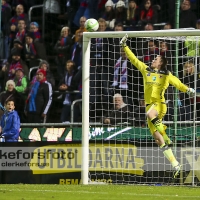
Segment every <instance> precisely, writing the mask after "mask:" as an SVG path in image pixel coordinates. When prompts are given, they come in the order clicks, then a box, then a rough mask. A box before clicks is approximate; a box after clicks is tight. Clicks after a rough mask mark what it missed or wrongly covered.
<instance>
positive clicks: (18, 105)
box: [0, 80, 25, 122]
mask: <svg viewBox="0 0 200 200" xmlns="http://www.w3.org/2000/svg"><path fill="white" fill-rule="evenodd" d="M11 99H13V100H14V102H15V110H16V111H17V112H18V114H19V116H20V120H21V121H22V122H23V121H24V115H23V113H24V103H25V101H24V98H23V96H22V95H21V94H20V93H19V92H17V90H16V89H15V82H14V81H13V80H9V81H7V82H6V87H5V91H3V92H2V93H1V94H0V102H1V104H2V105H5V102H6V101H8V100H11ZM2 114H3V113H2V112H1V114H0V118H1V116H2Z"/></svg>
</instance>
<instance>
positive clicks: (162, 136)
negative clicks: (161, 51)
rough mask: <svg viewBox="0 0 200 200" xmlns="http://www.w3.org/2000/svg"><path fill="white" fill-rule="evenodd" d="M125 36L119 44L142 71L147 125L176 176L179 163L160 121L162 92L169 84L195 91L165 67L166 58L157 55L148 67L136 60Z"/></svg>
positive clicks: (163, 113) (163, 102) (165, 107)
mask: <svg viewBox="0 0 200 200" xmlns="http://www.w3.org/2000/svg"><path fill="white" fill-rule="evenodd" d="M127 38H128V35H127V34H126V35H125V36H124V37H123V38H122V39H121V41H120V44H121V46H122V47H123V49H124V51H125V53H126V55H127V57H128V59H129V60H130V61H131V63H132V64H133V65H134V66H135V67H136V68H137V69H138V70H139V71H140V72H141V73H142V76H143V83H144V99H145V104H146V115H147V123H148V127H149V129H150V132H151V134H152V135H153V137H154V139H155V141H156V143H157V144H158V146H159V147H160V148H161V149H162V150H163V154H164V156H165V157H166V158H167V159H168V160H169V162H170V163H171V164H172V166H173V168H174V174H173V178H176V177H177V176H178V175H179V173H180V170H181V165H180V164H179V162H178V161H177V160H176V158H175V157H174V155H173V152H172V150H171V148H170V147H169V145H170V143H171V140H170V139H169V138H168V136H167V134H166V132H165V130H166V126H165V125H164V124H163V123H162V118H163V117H164V116H165V114H166V112H167V106H166V103H165V98H164V94H165V90H166V89H167V88H168V86H169V84H171V85H173V86H174V87H176V88H177V89H179V90H180V91H182V92H187V93H188V95H190V96H194V93H195V91H194V89H192V88H188V87H187V86H186V85H184V84H183V83H182V82H181V81H180V80H179V79H178V78H177V77H175V76H173V75H172V74H171V72H170V71H168V70H167V69H166V66H167V59H166V58H165V57H163V56H160V55H158V56H157V57H156V58H155V59H154V60H153V61H152V63H151V66H150V67H148V66H147V65H145V64H144V63H143V62H141V61H140V60H138V59H137V57H136V56H135V55H134V54H133V53H132V52H131V50H130V49H129V47H128V46H127V45H126V41H127Z"/></svg>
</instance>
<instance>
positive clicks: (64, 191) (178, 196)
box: [0, 189, 200, 199]
mask: <svg viewBox="0 0 200 200" xmlns="http://www.w3.org/2000/svg"><path fill="white" fill-rule="evenodd" d="M0 191H9V192H12V191H18V192H24V190H20V189H12V190H7V189H0ZM26 191H28V192H55V193H56V192H57V193H88V194H106V195H108V194H109V192H91V191H78V190H76V191H70V190H26ZM120 194H122V195H132V196H152V197H174V198H189V199H193V198H200V196H188V195H187V196H181V195H162V194H150V193H148V194H138V193H119V194H118V195H120Z"/></svg>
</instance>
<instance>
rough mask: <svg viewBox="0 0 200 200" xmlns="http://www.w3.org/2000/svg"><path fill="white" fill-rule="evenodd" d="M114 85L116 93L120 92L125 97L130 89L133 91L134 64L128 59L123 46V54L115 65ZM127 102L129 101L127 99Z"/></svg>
mask: <svg viewBox="0 0 200 200" xmlns="http://www.w3.org/2000/svg"><path fill="white" fill-rule="evenodd" d="M112 74H113V79H112V80H113V82H112V87H114V88H115V92H114V93H120V94H121V95H122V96H123V97H126V98H127V97H129V95H128V91H129V90H130V91H132V88H133V87H132V83H133V82H132V81H133V80H131V78H132V77H133V73H132V66H131V63H130V62H129V61H128V59H127V56H126V54H125V52H124V50H123V49H122V48H121V56H120V57H119V58H118V60H117V62H116V63H115V66H114V72H113V73H112ZM126 102H127V103H128V101H127V99H126Z"/></svg>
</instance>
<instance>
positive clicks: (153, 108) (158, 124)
mask: <svg viewBox="0 0 200 200" xmlns="http://www.w3.org/2000/svg"><path fill="white" fill-rule="evenodd" d="M160 107H161V108H160ZM161 109H162V114H161V115H162V116H159V117H158V111H157V110H161ZM166 111H167V107H166V105H165V104H163V105H162V104H160V105H155V104H153V105H149V108H148V107H147V117H148V119H150V121H151V122H152V124H153V125H154V127H155V131H156V130H157V131H158V132H159V133H160V134H161V135H162V136H163V138H164V141H165V143H166V144H167V145H170V144H172V141H171V140H170V139H169V137H168V135H167V133H166V129H167V126H165V125H164V124H163V123H162V120H161V119H162V118H163V117H164V115H165V113H166ZM155 131H154V132H155Z"/></svg>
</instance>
